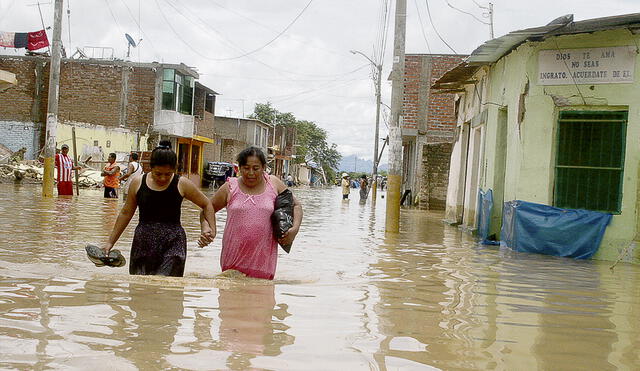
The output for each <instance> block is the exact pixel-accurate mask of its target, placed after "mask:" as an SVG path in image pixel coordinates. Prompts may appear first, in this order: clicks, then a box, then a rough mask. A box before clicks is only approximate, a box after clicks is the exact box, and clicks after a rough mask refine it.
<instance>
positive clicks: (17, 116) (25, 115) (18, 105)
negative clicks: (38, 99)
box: [0, 57, 49, 122]
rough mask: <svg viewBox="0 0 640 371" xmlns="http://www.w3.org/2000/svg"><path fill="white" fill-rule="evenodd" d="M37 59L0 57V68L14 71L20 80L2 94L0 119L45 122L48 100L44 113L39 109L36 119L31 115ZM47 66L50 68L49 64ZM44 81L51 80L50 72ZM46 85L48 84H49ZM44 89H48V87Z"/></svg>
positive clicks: (0, 97) (0, 96)
mask: <svg viewBox="0 0 640 371" xmlns="http://www.w3.org/2000/svg"><path fill="white" fill-rule="evenodd" d="M36 61H37V59H36V58H30V59H26V60H23V59H20V58H15V57H14V58H10V57H2V58H0V69H2V70H5V71H9V72H11V73H14V74H15V75H16V79H17V80H18V84H17V85H15V86H13V87H11V88H9V89H8V90H6V91H4V92H3V93H2V94H0V107H2V110H0V120H6V121H22V122H27V121H29V122H33V121H36V122H44V118H45V114H46V109H47V108H46V107H47V105H46V101H43V102H44V104H43V106H44V113H43V112H42V111H41V110H39V115H38V116H37V117H36V120H33V119H32V117H31V109H32V105H33V101H34V93H35V86H36V84H35V83H36V74H35V70H36ZM46 68H48V65H47V67H46ZM43 81H49V76H48V73H47V76H46V79H45V80H43ZM45 85H46V86H48V84H45ZM44 90H46V87H45V89H44Z"/></svg>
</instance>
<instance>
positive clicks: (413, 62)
mask: <svg viewBox="0 0 640 371" xmlns="http://www.w3.org/2000/svg"><path fill="white" fill-rule="evenodd" d="M424 57H425V56H423V55H407V56H405V59H404V95H403V97H402V127H403V128H404V129H416V130H417V129H418V111H419V104H420V102H419V100H420V99H419V92H420V76H421V75H422V59H423V58H424Z"/></svg>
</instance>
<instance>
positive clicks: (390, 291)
mask: <svg viewBox="0 0 640 371" xmlns="http://www.w3.org/2000/svg"><path fill="white" fill-rule="evenodd" d="M40 192H41V189H40V188H39V187H38V186H29V185H22V186H14V185H12V184H0V237H1V241H2V243H1V244H0V277H1V278H0V368H2V369H38V370H41V369H50V368H53V369H92V370H106V369H109V370H112V369H116V370H135V369H142V370H157V369H194V370H208V369H234V370H235V369H237V370H245V369H251V368H253V369H269V370H414V369H415V370H424V369H443V370H477V369H518V370H523V369H543V370H573V369H575V370H584V369H591V370H614V369H638V368H640V267H639V266H632V265H627V264H619V265H618V266H617V267H616V268H615V270H614V271H611V270H610V269H609V266H610V265H611V263H610V262H600V261H574V260H570V259H565V258H555V257H547V256H540V255H531V254H523V253H514V252H510V251H504V250H500V249H498V248H495V247H485V246H479V245H477V244H476V243H475V242H474V241H473V240H472V239H471V238H470V237H469V236H467V235H466V234H464V233H462V232H460V231H459V230H458V228H456V227H450V226H446V225H443V224H442V222H441V221H440V220H441V218H442V215H441V214H437V213H426V212H421V211H417V210H403V212H402V220H401V228H402V230H403V231H402V233H401V234H400V235H398V236H396V237H386V238H385V235H384V209H385V202H384V201H385V200H384V199H380V200H379V202H378V203H377V205H376V206H375V208H376V210H374V209H373V207H372V204H371V201H369V202H367V203H366V204H365V205H360V204H359V203H358V202H357V193H356V192H352V193H351V200H350V201H349V202H343V201H342V200H341V199H340V198H341V196H340V189H339V188H337V187H336V188H332V189H295V191H294V192H295V194H296V195H297V197H299V198H300V199H301V201H302V203H303V208H304V211H305V217H304V220H303V224H302V227H301V231H300V234H299V235H298V238H297V239H296V241H295V243H294V245H293V248H292V251H291V254H286V253H284V252H283V251H282V250H280V254H279V260H278V269H277V271H276V279H275V280H274V281H273V282H268V281H261V280H251V279H244V278H238V277H227V276H218V275H219V274H220V264H219V256H220V247H221V237H222V231H223V227H224V219H225V213H224V211H223V212H221V213H219V214H218V215H217V217H218V231H219V233H218V236H217V237H216V241H215V242H214V243H213V244H212V245H210V246H208V247H206V248H204V249H199V248H198V247H197V244H196V239H197V236H198V234H199V227H198V222H197V221H198V220H197V210H196V208H195V207H194V206H193V205H192V204H190V203H188V201H185V204H184V205H185V206H184V207H183V215H182V222H183V226H184V228H185V230H186V231H187V237H188V241H189V242H188V257H187V266H186V273H185V277H184V278H171V277H169V278H167V277H149V276H146V277H141V276H130V275H129V274H128V267H121V268H110V267H101V268H98V267H95V266H94V265H93V264H92V263H91V262H90V261H89V260H88V259H87V258H86V255H85V251H84V246H85V244H86V243H88V242H93V243H102V242H104V241H105V240H106V238H107V235H108V233H109V232H110V229H111V226H112V225H113V223H114V221H115V218H116V216H117V213H118V212H119V209H120V207H121V206H122V201H121V200H117V201H116V200H105V199H103V198H102V190H81V195H80V196H79V197H73V198H66V199H65V198H57V197H54V198H53V199H42V197H41V196H40ZM379 196H380V194H379ZM136 222H137V216H136V217H134V219H133V220H132V223H131V224H130V225H129V227H128V228H127V229H126V231H125V233H124V234H123V235H122V237H121V238H120V240H119V242H118V244H116V248H118V249H120V250H121V251H122V252H123V254H124V255H125V256H126V257H127V259H128V257H129V251H130V245H131V240H132V237H133V230H134V227H135V224H136Z"/></svg>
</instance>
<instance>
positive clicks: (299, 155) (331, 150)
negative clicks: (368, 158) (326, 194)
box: [249, 102, 342, 181]
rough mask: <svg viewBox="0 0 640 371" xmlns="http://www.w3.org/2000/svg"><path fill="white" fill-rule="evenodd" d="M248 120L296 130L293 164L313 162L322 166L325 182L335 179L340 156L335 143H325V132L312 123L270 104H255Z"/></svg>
mask: <svg viewBox="0 0 640 371" xmlns="http://www.w3.org/2000/svg"><path fill="white" fill-rule="evenodd" d="M249 117H250V118H254V119H258V120H261V121H264V122H267V123H269V124H274V123H275V124H276V125H280V126H285V127H294V128H296V145H297V147H296V151H295V154H296V159H295V163H303V162H307V161H313V162H315V163H317V164H318V165H320V166H322V169H323V171H324V173H325V176H326V177H327V180H328V181H329V180H330V179H333V178H334V177H335V170H336V169H337V168H338V164H339V163H340V159H341V158H342V155H341V154H340V152H338V149H337V146H336V144H335V143H331V144H330V145H329V143H327V132H326V130H324V129H322V128H321V127H319V126H318V125H316V124H315V123H314V122H313V121H307V120H298V119H297V118H296V117H295V116H294V115H293V114H292V113H291V112H285V113H283V112H280V111H278V110H277V109H275V108H274V107H273V106H272V105H271V103H270V102H267V103H257V104H256V106H255V108H254V110H253V114H251V115H250V116H249Z"/></svg>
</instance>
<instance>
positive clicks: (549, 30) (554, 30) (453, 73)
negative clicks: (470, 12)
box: [432, 13, 640, 89]
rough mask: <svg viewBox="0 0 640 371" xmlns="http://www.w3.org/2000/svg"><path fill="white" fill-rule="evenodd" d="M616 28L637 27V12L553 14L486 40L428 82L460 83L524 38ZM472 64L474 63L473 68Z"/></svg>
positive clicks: (448, 86) (438, 86)
mask: <svg viewBox="0 0 640 371" xmlns="http://www.w3.org/2000/svg"><path fill="white" fill-rule="evenodd" d="M616 28H629V29H631V30H633V31H635V30H640V13H632V14H624V15H617V16H611V17H602V18H593V19H587V20H584V21H578V22H573V15H572V14H568V15H564V16H562V17H559V18H556V19H554V20H553V21H551V22H550V23H549V24H547V25H546V26H540V27H532V28H526V29H523V30H517V31H512V32H509V33H508V34H506V35H504V36H501V37H498V38H496V39H493V40H489V41H487V42H485V43H484V44H482V45H480V46H479V47H477V48H476V49H475V50H474V51H473V52H472V53H471V54H470V55H469V57H468V58H467V59H466V60H465V61H464V62H462V63H461V64H460V65H458V66H456V67H454V68H453V69H451V70H449V71H448V72H446V73H445V74H444V75H443V76H442V77H441V78H440V79H438V80H437V81H436V82H435V84H434V85H433V86H432V87H433V88H434V89H455V88H459V87H461V86H463V85H464V81H465V80H469V79H470V78H471V77H472V76H473V74H474V73H475V72H476V71H477V68H479V67H480V66H483V65H487V64H491V63H495V62H496V61H498V60H499V59H500V58H502V57H504V56H505V55H506V54H508V53H509V52H511V51H512V50H514V49H515V48H517V47H518V46H520V45H521V44H522V43H524V42H525V41H527V40H531V41H534V40H535V41H541V40H544V39H546V38H549V37H553V36H560V35H571V34H578V33H588V32H596V31H603V30H611V29H616ZM472 67H476V69H475V70H474V69H473V68H472Z"/></svg>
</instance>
